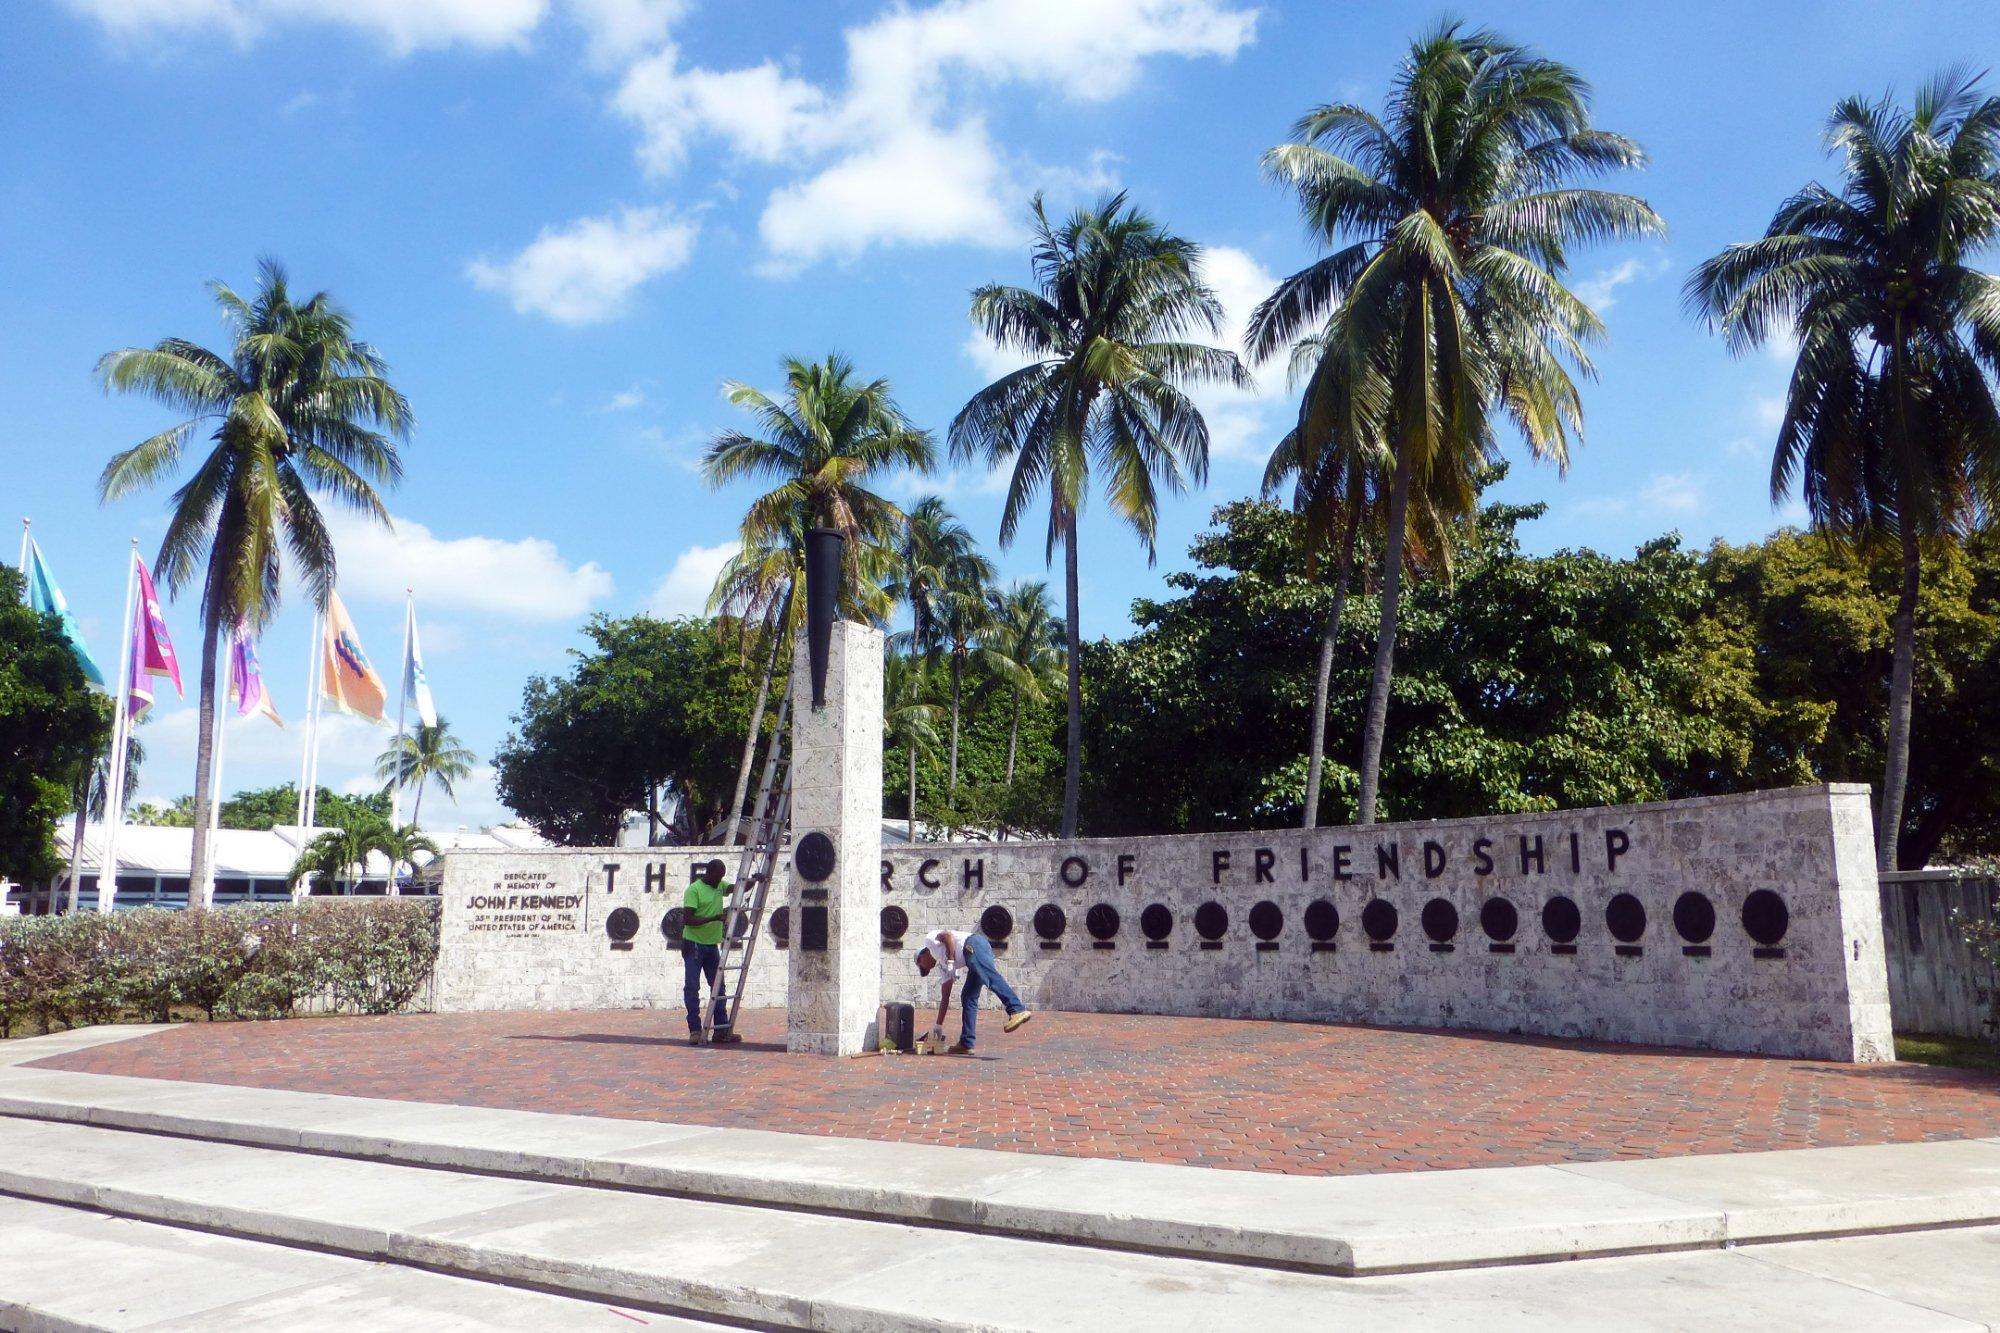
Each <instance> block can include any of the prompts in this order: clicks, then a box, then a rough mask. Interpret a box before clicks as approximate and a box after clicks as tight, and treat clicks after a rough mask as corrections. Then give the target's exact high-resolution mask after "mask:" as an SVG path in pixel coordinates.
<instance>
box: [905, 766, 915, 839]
mask: <svg viewBox="0 0 2000 1333" xmlns="http://www.w3.org/2000/svg"><path fill="white" fill-rule="evenodd" d="M904 748H906V749H907V750H908V751H909V752H910V827H909V840H910V841H911V842H912V843H914V842H915V841H916V840H917V746H916V742H914V741H912V742H910V743H909V744H908V745H907V746H905V747H904Z"/></svg>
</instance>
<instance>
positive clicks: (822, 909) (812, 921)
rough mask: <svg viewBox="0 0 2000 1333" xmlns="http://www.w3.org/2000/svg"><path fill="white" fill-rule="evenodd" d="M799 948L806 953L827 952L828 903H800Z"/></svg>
mask: <svg viewBox="0 0 2000 1333" xmlns="http://www.w3.org/2000/svg"><path fill="white" fill-rule="evenodd" d="M799 948H800V949H801V950H803V951H804V952H806V953H825V952H826V905H825V904H824V903H802V904H800V906H799Z"/></svg>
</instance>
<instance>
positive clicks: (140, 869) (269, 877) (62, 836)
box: [13, 824, 549, 907]
mask: <svg viewBox="0 0 2000 1333" xmlns="http://www.w3.org/2000/svg"><path fill="white" fill-rule="evenodd" d="M324 832H326V830H325V829H312V830H307V829H305V828H302V827H300V826H299V825H296V824H281V825H279V826H278V827H276V828H270V829H215V830H213V831H212V832H211V833H210V834H209V854H210V855H211V856H212V857H214V859H215V902H216V904H217V905H218V906H221V905H223V904H225V903H235V902H248V901H253V900H254V901H260V902H283V901H287V900H289V899H290V898H291V896H292V891H291V888H290V886H289V885H288V884H287V883H286V881H287V880H288V879H289V878H290V876H291V873H292V866H293V865H294V863H296V862H297V861H298V858H299V849H300V848H301V847H302V846H304V845H305V844H306V843H307V842H310V841H311V840H312V839H313V838H314V837H317V836H318V835H319V834H321V833H324ZM69 834H70V830H69V828H68V827H65V828H63V829H62V830H61V831H60V832H59V833H58V834H57V836H56V848H57V851H58V852H59V853H60V855H61V857H62V861H63V864H64V865H68V864H69V860H70V838H69ZM428 836H429V837H430V839H431V841H433V842H435V843H436V844H437V845H438V850H439V852H440V853H441V854H442V853H448V852H452V851H458V850H465V851H474V850H477V851H501V850H507V849H519V848H532V847H546V846H548V845H549V844H548V843H547V842H546V841H545V840H544V839H543V838H542V837H541V836H540V835H538V834H536V833H535V832H534V831H533V830H531V829H528V828H523V827H499V828H491V829H484V830H481V831H479V832H471V831H468V830H465V829H460V830H458V831H456V832H434V833H430V834H428ZM103 838H104V829H103V826H102V825H99V824H91V825H89V826H88V827H86V828H85V830H84V838H83V864H82V873H81V875H80V879H81V881H82V883H81V885H80V886H79V890H78V898H77V901H78V903H79V905H81V906H83V907H90V906H93V905H95V903H96V902H97V874H98V868H99V867H100V866H102V865H103V863H104V845H103ZM193 841H194V839H193V832H192V830H189V829H184V828H160V827H156V826H151V825H139V824H127V825H126V826H124V827H123V828H121V829H120V830H119V831H118V896H117V899H116V900H115V905H116V906H118V907H185V906H187V896H188V870H189V861H190V860H191V859H192V854H193ZM67 881H68V875H67V874H64V875H63V876H61V877H60V879H59V881H58V886H57V892H58V893H59V894H66V893H67ZM388 882H389V863H388V861H387V859H386V858H384V857H383V856H382V855H381V854H379V853H371V854H370V856H369V858H368V863H367V866H366V867H365V870H364V873H363V875H362V877H361V879H360V880H359V881H357V882H356V883H354V884H353V885H351V886H345V887H346V888H347V889H348V891H349V892H353V893H357V894H381V893H386V892H387V891H388ZM402 891H403V892H405V893H425V892H435V887H434V885H430V884H426V883H424V882H423V881H421V880H420V881H418V882H417V883H415V884H405V885H404V886H403V888H402ZM13 892H14V895H15V901H16V902H24V901H25V900H26V899H28V898H29V895H30V892H31V891H30V889H29V888H28V887H27V886H23V885H15V886H14V890H13ZM37 896H38V895H37Z"/></svg>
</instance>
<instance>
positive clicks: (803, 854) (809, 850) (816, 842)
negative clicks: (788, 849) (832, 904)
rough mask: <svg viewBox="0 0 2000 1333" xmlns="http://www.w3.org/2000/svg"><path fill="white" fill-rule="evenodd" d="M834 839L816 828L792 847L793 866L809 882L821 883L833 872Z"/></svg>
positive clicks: (800, 876)
mask: <svg viewBox="0 0 2000 1333" xmlns="http://www.w3.org/2000/svg"><path fill="white" fill-rule="evenodd" d="M834 860H835V857H834V854H833V839H832V838H829V837H827V836H826V834H824V833H821V832H819V831H818V830H814V831H813V832H811V833H808V834H806V836H805V837H803V838H800V839H799V845H798V846H796V847H794V848H793V849H792V868H793V869H794V870H797V871H798V872H799V878H801V879H803V880H805V881H806V882H807V883H809V884H819V883H821V882H823V881H825V880H826V879H827V878H828V877H829V876H831V875H832V874H833V863H834Z"/></svg>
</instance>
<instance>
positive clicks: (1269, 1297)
mask: <svg viewBox="0 0 2000 1333" xmlns="http://www.w3.org/2000/svg"><path fill="white" fill-rule="evenodd" d="M129 1032H130V1030H129V1029H126V1030H113V1031H112V1032H108V1033H101V1034H93V1033H66V1034H60V1036H58V1037H56V1038H49V1039H35V1040H34V1041H30V1042H15V1043H7V1044H6V1047H4V1048H0V1116H5V1117H9V1118H8V1119H6V1120H5V1121H4V1122H0V1133H5V1134H7V1135H8V1136H9V1138H10V1140H11V1146H12V1148H13V1151H12V1152H10V1153H8V1154H5V1155H4V1157H0V1192H5V1193H7V1194H11V1195H14V1196H16V1197H17V1199H18V1198H25V1199H32V1200H36V1201H38V1202H36V1203H35V1204H33V1205H25V1204H24V1205H20V1206H21V1207H33V1208H38V1209H39V1208H46V1207H47V1206H48V1205H50V1204H54V1203H60V1204H67V1205H70V1206H71V1211H72V1213H73V1215H74V1216H77V1217H90V1216H92V1215H93V1213H94V1214H114V1215H118V1216H121V1217H124V1218H128V1219H134V1221H132V1222H129V1223H126V1224H125V1225H127V1226H128V1227H135V1226H143V1227H147V1228H155V1229H160V1228H164V1229H165V1230H166V1231H167V1232H168V1234H169V1235H171V1236H180V1235H184V1234H186V1233H184V1232H183V1231H181V1230H179V1229H180V1228H189V1227H193V1228H201V1229H206V1230H213V1231H220V1232H226V1233H230V1235H231V1236H233V1237H235V1238H237V1239H236V1241H234V1242H233V1243H238V1244H245V1245H262V1246H264V1247H265V1248H274V1247H278V1246H283V1247H292V1248H288V1249H283V1250H281V1251H279V1253H278V1254H276V1255H268V1254H263V1253H262V1251H261V1250H260V1251H257V1252H255V1254H249V1255H244V1256H239V1257H238V1261H239V1262H241V1263H244V1264H248V1265H249V1269H250V1270H251V1271H253V1273H263V1272H264V1271H265V1270H266V1269H270V1270H271V1271H272V1272H274V1273H276V1274H277V1276H275V1277H271V1278H270V1279H269V1280H271V1281H277V1280H279V1278H281V1277H282V1276H283V1273H284V1272H285V1271H289V1270H287V1269H286V1263H287V1262H289V1261H288V1260H286V1259H285V1258H284V1256H286V1255H290V1254H292V1253H294V1250H295V1249H296V1248H298V1247H303V1248H304V1249H306V1250H309V1251H314V1252H318V1253H316V1254H315V1255H314V1256H313V1257H315V1258H325V1259H329V1260H332V1259H336V1258H337V1259H338V1260H339V1261H340V1262H342V1263H355V1262H359V1261H360V1260H364V1259H367V1260H380V1261H385V1262H386V1263H387V1264H389V1265H390V1266H391V1267H389V1268H386V1269H380V1270H379V1271H380V1272H394V1273H403V1272H412V1273H414V1269H411V1268H408V1267H406V1266H413V1265H421V1266H424V1267H426V1268H430V1269H434V1270H437V1271H436V1272H432V1273H424V1274H421V1276H423V1277H425V1278H429V1279H435V1280H436V1281H438V1282H447V1283H450V1282H459V1283H467V1284H471V1285H470V1286H469V1287H467V1288H464V1289H463V1291H464V1292H466V1293H467V1300H468V1302H469V1305H468V1308H473V1307H476V1306H482V1304H483V1303H485V1302H488V1301H492V1302H497V1303H498V1304H496V1305H495V1306H494V1308H495V1310H496V1311H498V1313H496V1314H495V1316H494V1322H492V1323H491V1324H487V1323H482V1322H480V1318H479V1317H468V1320H467V1321H466V1325H465V1326H468V1327H487V1326H492V1327H512V1326H527V1325H515V1324H510V1323H508V1322H506V1321H507V1320H509V1319H513V1318H515V1315H514V1314H513V1313H512V1307H511V1306H510V1305H509V1304H508V1302H509V1300H510V1299H511V1296H509V1295H508V1294H507V1293H509V1292H510V1291H511V1289H512V1286H518V1285H527V1286H532V1287H535V1288H539V1289H545V1290H546V1292H547V1293H552V1294H544V1291H539V1290H538V1291H535V1292H518V1293H513V1294H515V1295H520V1296H523V1297H526V1296H529V1295H532V1296H535V1297H536V1299H544V1300H546V1299H564V1300H569V1301H573V1302H578V1303H579V1304H580V1307H582V1308H587V1309H589V1310H592V1311H600V1312H601V1310H602V1309H603V1308H604V1307H605V1306H608V1305H609V1306H617V1307H619V1308H621V1309H624V1310H626V1311H629V1312H636V1313H637V1314H638V1315H639V1316H641V1317H643V1318H645V1319H649V1320H655V1321H659V1320H671V1319H696V1320H699V1319H703V1318H723V1319H737V1320H748V1321H752V1322H755V1323H761V1324H767V1325H771V1326H781V1327H812V1328H852V1329H868V1330H885V1329H906V1328H907V1329H917V1328H926V1329H929V1328H960V1327H963V1328H1020V1329H1045V1328H1077V1329H1091V1330H1102V1329H1118V1328H1135V1329H1137V1328H1146V1329H1151V1330H1157V1329H1160V1328H1179V1327H1224V1328H1232V1327H1246V1326H1256V1325H1260V1324H1261V1325H1264V1326H1268V1327H1272V1328H1280V1329H1289V1328H1303V1327H1323V1326H1325V1325H1326V1324H1327V1323H1328V1322H1330V1321H1334V1320H1348V1321H1352V1322H1354V1323H1357V1324H1359V1325H1360V1326H1362V1327H1369V1328H1376V1327H1381V1328H1413V1329H1415V1328H1422V1329H1439V1328H1467V1329H1473V1328H1478V1329H1490V1328H1511V1327H1521V1328H1528V1327H1534V1328H1538V1329H1546V1328H1549V1327H1579V1328H1580V1327H1601V1326H1603V1325H1605V1324H1607V1323H1613V1322H1615V1323H1619V1324H1621V1325H1625V1326H1630V1327H1635V1328H1686V1327H1688V1326H1690V1325H1693V1324H1697V1323H1700V1324H1720V1325H1722V1326H1748V1325H1753V1324H1754V1325H1757V1326H1760V1327H1769V1328H1802V1327H1813V1326H1822V1327H1823V1326H1826V1325H1828V1324H1833V1323H1839V1324H1842V1325H1855V1324H1861V1323H1863V1322H1866V1323H1867V1324H1869V1325H1871V1326H1876V1327H1880V1328H1945V1329H1963V1328H1976V1327H1988V1326H1993V1325H1995V1323H1996V1322H2000V1225H1979V1224H1990V1223H2000V1141H1964V1142H1946V1143H1935V1144H1912V1145H1899V1146H1890V1147H1874V1148H1843V1149H1824V1150H1812V1151H1801V1152H1792V1153H1764V1154H1747V1155H1737V1156H1729V1157H1692V1158H1675V1159H1663V1160H1657V1161H1651V1162H1628V1163H1601V1164H1594V1165H1581V1166H1569V1167H1522V1168H1500V1169H1491V1170H1472V1171H1444V1172H1428V1173H1404V1174H1395V1175H1388V1176H1374V1177H1369V1176H1346V1177H1320V1178H1301V1177H1287V1176H1273V1175H1259V1174H1254V1173H1247V1172H1218V1171H1208V1170H1201V1169H1196V1168H1186V1167H1167V1166H1157V1165H1148V1164H1143V1163H1123V1162H1108V1161H1099V1160H1080V1159H1067V1158H1037V1157H1030V1156H1026V1155H1023V1154H1017V1153H995V1152H978V1151H971V1150H955V1149H944V1148H936V1147H930V1146H925V1145H914V1144H893V1143H874V1142H862V1141H851V1140H838V1139H825V1138H819V1137H812V1136H795V1135H784V1134H773V1133H765V1132H756V1131H735V1130H718V1129H710V1128H704V1127H694V1126H680V1125H671V1124H656V1123H648V1122H644V1121H632V1120H599V1119H593V1118H589V1117H580V1116H559V1115H547V1114H541V1113H535V1112H520V1111H500V1110H483V1109H478V1108H465V1107H441V1106H434V1105H425V1104H420V1103H406V1102H385V1101H381V1100H374V1099H367V1098H351V1097H335V1096H327V1095H320V1094H309V1093H292V1092H278V1091H271V1090H265V1089H251V1088H236V1087H225V1086H219V1085H205V1084H192V1083H174V1082H166V1081H161V1080H149V1079H132V1078H121V1077H111V1076H104V1075H92V1074H74V1073H67V1072H63V1071H57V1070H40V1069H26V1068H22V1067H21V1061H22V1060H24V1059H34V1058H38V1056H39V1054H40V1053H45V1052H46V1050H47V1049H48V1048H47V1047H43V1048H42V1049H41V1050H40V1051H37V1050H36V1049H34V1048H35V1047H36V1046H37V1044H38V1043H41V1042H43V1041H46V1042H48V1043H50V1044H51V1045H61V1046H64V1047H66V1048H70V1049H74V1048H75V1047H78V1046H81V1045H85V1044H88V1043H90V1042H92V1041H102V1040H118V1039H121V1038H122V1037H123V1036H125V1035H127V1034H128V1033H129ZM75 1209H88V1210H92V1213H74V1210H75ZM59 1211H60V1210H59ZM37 1217H38V1218H39V1219H40V1220H39V1221H37V1222H36V1223H35V1224H36V1225H43V1226H53V1225H54V1222H51V1221H49V1220H48V1218H47V1216H46V1215H44V1214H38V1215H37ZM57 1220H61V1219H57ZM5 1221H6V1219H5V1217H4V1216H0V1225H5ZM23 1225H27V1224H25V1223H24V1224H23ZM106 1225H108V1224H106ZM1946 1226H1949V1227H1951V1228H1953V1229H1949V1230H1906V1229H1909V1228H1938V1227H1946ZM132 1234H134V1235H140V1236H144V1237H153V1236H154V1232H153V1231H143V1232H134V1233H132ZM1843 1234H1844V1235H1846V1236H1847V1237H1848V1238H1846V1239H1825V1238H1824V1237H1827V1236H1830V1235H1843ZM1783 1238H1797V1239H1790V1240H1784V1239H1783ZM156 1239H157V1238H156ZM211 1239H212V1238H211ZM1781 1240H1782V1241H1783V1243H1772V1242H1773V1241H1781ZM140 1243H147V1242H140ZM189 1243H192V1242H189ZM161 1244H162V1245H165V1246H166V1247H167V1248H168V1249H171V1248H172V1245H179V1244H181V1242H180V1241H178V1240H175V1241H172V1242H171V1244H168V1243H167V1242H166V1241H164V1240H163V1241H161ZM8 1248H14V1249H22V1248H26V1249H29V1250H35V1249H40V1250H41V1251H42V1252H44V1253H46V1248H47V1247H46V1246H34V1245H29V1246H25V1247H4V1246H0V1254H3V1253H4V1252H5V1250H6V1249H8ZM1579 1258H1580V1259H1581V1260H1582V1261H1581V1262H1548V1261H1552V1260H1567V1259H1579ZM1529 1261H1534V1262H1529ZM19 1262H20V1260H19V1257H18V1256H16V1257H15V1258H14V1259H13V1260H6V1259H0V1300H10V1299H11V1300H19V1299H20V1298H21V1295H22V1293H24V1292H27V1293H29V1294H32V1292H33V1291H34V1290H38V1288H36V1287H35V1285H34V1284H35V1283H36V1282H42V1283H44V1284H46V1283H47V1282H49V1281H50V1280H51V1279H50V1277H49V1275H48V1274H47V1272H46V1271H43V1270H37V1271H36V1272H28V1273H23V1272H21V1271H20V1269H19V1267H18V1265H19ZM147 1262H153V1261H147ZM159 1266H160V1267H161V1271H163V1272H170V1271H172V1265H171V1264H166V1263H164V1261H161V1264H160V1265H159ZM188 1271H189V1272H190V1273H192V1272H193V1271H197V1270H188ZM371 1271H378V1270H371ZM186 1280H187V1281H196V1280H197V1279H196V1278H194V1277H192V1276H189V1277H188V1278H187V1279H186ZM265 1280H266V1279H265V1278H264V1277H262V1276H255V1277H253V1278H246V1279H245V1281H246V1282H248V1283H249V1286H250V1287H252V1288H255V1287H256V1286H257V1283H259V1282H263V1281H265ZM349 1280H352V1281H357V1282H358V1281H359V1280H360V1278H359V1276H358V1275H355V1276H352V1277H351V1278H349V1277H342V1276H340V1275H333V1276H329V1277H328V1278H326V1279H325V1281H326V1282H327V1283H332V1284H333V1286H331V1287H328V1290H332V1289H335V1288H337V1287H338V1285H339V1283H340V1282H342V1281H349ZM370 1280H371V1281H373V1280H374V1279H372V1278H371V1279H370ZM381 1280H382V1281H384V1282H395V1281H402V1280H403V1279H402V1278H387V1277H385V1278H382V1279H381ZM494 1284H503V1285H501V1286H498V1287H496V1286H495V1285H494ZM371 1289H372V1288H371ZM175 1290H177V1288H174V1287H173V1285H172V1284H171V1283H169V1284H168V1286H167V1287H165V1288H163V1291H165V1292H167V1293H169V1294H170V1293H171V1292H173V1291H175ZM460 1290H461V1289H460V1288H456V1287H454V1288H448V1289H447V1288H439V1289H437V1290H436V1291H435V1292H434V1293H433V1295H432V1297H431V1299H434V1300H444V1301H447V1302H448V1300H449V1297H450V1293H452V1292H458V1291H460ZM260 1291H261V1289H259V1290H257V1291H251V1292H250V1294H249V1295H247V1296H245V1297H243V1298H242V1299H244V1300H252V1299H263V1297H262V1295H260V1294H259V1292H260ZM496 1293H499V1294H496ZM56 1294H57V1295H60V1294H61V1293H60V1292H57V1293H56ZM475 1297H476V1299H475ZM46 1299H54V1298H53V1297H47V1298H46ZM163 1299H164V1297H163ZM300 1299H301V1300H302V1301H304V1302H305V1303H304V1304H302V1305H301V1306H300V1307H299V1308H300V1309H301V1310H303V1311H305V1313H304V1314H302V1315H301V1316H300V1317H299V1318H298V1319H297V1320H296V1321H294V1322H293V1323H292V1324H290V1325H288V1326H292V1327H301V1328H310V1327H318V1326H324V1325H323V1324H322V1323H321V1322H320V1321H319V1320H318V1318H317V1316H316V1315H315V1314H314V1313H313V1311H314V1309H316V1307H314V1306H313V1305H312V1303H311V1300H310V1299H308V1298H306V1297H301V1298H300ZM414 1299H415V1298H413V1300H414ZM29 1303H30V1304H31V1305H33V1304H34V1302H33V1301H30V1302H29ZM169 1303H171V1302H169ZM593 1303H594V1304H593ZM502 1307H506V1308H504V1309H503V1308H502ZM4 1308H5V1307H4V1306H0V1309H4ZM24 1308H25V1307H24ZM34 1308H36V1309H42V1308H43V1307H41V1306H39V1305H36V1306H35V1307H34ZM328 1313H329V1314H330V1313H331V1307H328ZM167 1317H168V1316H165V1315H162V1316H160V1320H156V1321H155V1322H160V1321H161V1320H164V1319H165V1318H167ZM522 1317H523V1318H526V1316H522ZM333 1322H337V1321H336V1320H334V1319H331V1318H330V1319H328V1320H327V1321H326V1324H331V1323H333ZM49 1326H51V1327H54V1326H71V1325H63V1324H60V1323H59V1322H58V1323H56V1324H51V1325H49ZM101 1326H108V1327H146V1326H149V1325H147V1324H144V1323H140V1322H131V1323H117V1322H113V1323H110V1324H105V1325H101ZM191 1326H197V1327H229V1326H234V1325H232V1324H230V1323H227V1322H217V1323H210V1324H201V1323H199V1322H197V1323H196V1324H194V1325H191ZM349 1326H350V1327H351V1326H352V1325H351V1324H350V1325H349ZM544 1326H568V1323H566V1322H565V1321H564V1320H558V1319H552V1320H550V1321H549V1323H548V1324H546V1325H544ZM578 1326H584V1325H581V1324H579V1325H578Z"/></svg>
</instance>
